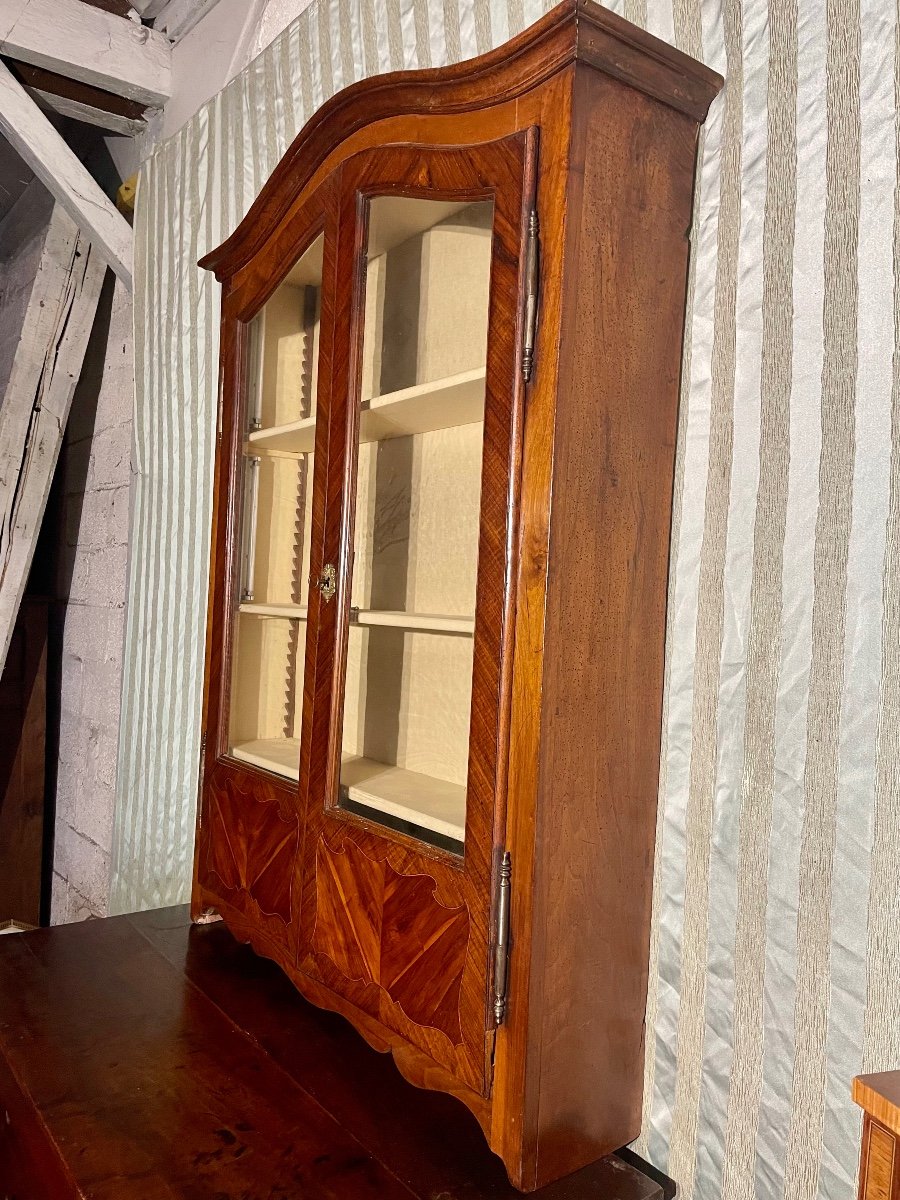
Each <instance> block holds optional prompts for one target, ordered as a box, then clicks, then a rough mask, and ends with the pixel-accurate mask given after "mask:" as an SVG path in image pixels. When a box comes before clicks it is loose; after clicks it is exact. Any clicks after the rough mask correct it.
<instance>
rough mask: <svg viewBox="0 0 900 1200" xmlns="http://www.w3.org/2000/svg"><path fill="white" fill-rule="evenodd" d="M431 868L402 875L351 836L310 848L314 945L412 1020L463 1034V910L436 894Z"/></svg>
mask: <svg viewBox="0 0 900 1200" xmlns="http://www.w3.org/2000/svg"><path fill="white" fill-rule="evenodd" d="M436 889H437V882H436V880H435V879H434V878H433V877H432V876H430V875H401V874H398V873H397V872H396V871H395V870H394V869H393V867H391V865H390V863H388V862H376V861H375V860H374V859H371V858H369V857H368V855H366V854H364V853H363V852H362V851H361V850H360V849H359V847H358V846H356V845H355V843H353V842H350V841H348V842H346V843H345V844H344V846H343V847H342V848H341V849H340V850H338V851H335V850H332V849H331V847H330V846H329V845H328V843H327V842H326V841H325V839H324V838H322V839H321V840H320V841H319V845H318V848H317V851H316V912H317V918H316V927H315V932H314V934H313V946H314V948H315V949H316V951H317V952H318V953H320V954H324V955H326V956H327V957H328V958H330V959H331V961H332V962H333V963H334V964H335V966H336V967H337V968H338V970H339V971H341V972H342V973H343V974H344V975H346V976H347V978H348V979H351V980H359V981H363V982H366V983H375V984H377V985H378V986H379V987H381V988H382V989H383V990H384V991H385V992H387V994H388V995H389V996H390V998H391V999H392V1000H393V1001H394V1002H395V1003H396V1004H398V1005H399V1006H400V1008H401V1009H402V1010H403V1012H404V1013H405V1014H406V1016H407V1017H409V1019H410V1020H411V1021H415V1022H416V1024H417V1025H425V1026H429V1027H431V1028H434V1029H439V1030H440V1031H441V1032H442V1033H445V1034H446V1035H447V1037H448V1038H450V1040H451V1042H453V1043H454V1044H455V1045H456V1044H458V1043H459V1042H460V1041H461V1040H462V1038H461V1033H460V1019H459V996H460V987H461V983H462V972H463V966H464V964H465V958H466V946H467V943H468V940H469V914H468V912H467V910H466V908H465V907H464V906H462V905H460V906H459V907H457V908H448V907H447V906H446V905H443V904H441V903H440V902H439V901H438V900H437V898H436V895H435V892H436Z"/></svg>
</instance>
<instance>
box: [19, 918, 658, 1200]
mask: <svg viewBox="0 0 900 1200" xmlns="http://www.w3.org/2000/svg"><path fill="white" fill-rule="evenodd" d="M0 1105H2V1115H3V1119H2V1120H0V1189H2V1193H3V1194H4V1195H11V1196H15V1197H17V1200H18V1198H20V1197H21V1198H26V1197H27V1200H76V1197H78V1198H80V1200H135V1198H136V1197H140V1200H175V1198H176V1197H177V1198H178V1200H208V1198H209V1197H212V1196H215V1197H217V1198H218V1200H239V1198H240V1200H269V1198H270V1197H273V1196H303V1197H304V1200H363V1198H365V1197H373V1198H374V1197H378V1200H435V1198H436V1197H443V1198H446V1200H512V1198H513V1197H514V1196H515V1195H516V1193H515V1192H514V1190H513V1189H512V1188H511V1187H510V1185H509V1184H508V1183H507V1181H506V1179H505V1175H504V1171H503V1167H502V1165H501V1163H500V1161H499V1159H497V1158H495V1157H494V1156H493V1155H492V1154H491V1153H490V1152H489V1151H488V1149H487V1147H486V1146H485V1144H484V1140H483V1138H482V1135H481V1132H480V1130H479V1128H478V1125H477V1123H476V1122H475V1120H474V1119H473V1118H472V1117H471V1115H470V1114H469V1113H467V1112H466V1110H465V1108H463V1107H462V1106H461V1105H458V1104H457V1103H456V1102H455V1101H454V1100H453V1099H451V1098H450V1097H448V1096H443V1095H441V1094H439V1093H431V1092H421V1091H417V1090H416V1089H414V1088H412V1087H410V1086H409V1085H408V1084H407V1083H405V1082H404V1081H403V1080H402V1079H401V1078H400V1076H399V1074H398V1073H397V1071H396V1070H395V1069H394V1066H393V1064H392V1062H391V1060H390V1058H389V1057H387V1056H385V1055H382V1054H377V1053H375V1051H373V1050H371V1049H370V1048H369V1047H368V1046H366V1045H365V1043H364V1042H363V1041H362V1040H361V1039H360V1038H359V1037H357V1035H356V1034H355V1033H354V1032H353V1030H352V1029H351V1028H350V1026H349V1025H348V1024H347V1023H346V1022H345V1021H344V1020H342V1019H341V1018H339V1017H336V1016H334V1015H333V1014H331V1013H328V1012H323V1011H321V1010H320V1009H318V1008H315V1007H313V1006H312V1005H310V1004H308V1003H307V1002H306V1001H304V1000H303V999H302V998H301V997H300V996H299V995H298V994H297V992H296V990H295V989H294V988H293V987H292V986H291V985H290V983H289V982H288V980H287V979H286V978H285V976H284V975H283V974H282V972H281V971H279V970H278V969H277V968H276V967H275V966H274V965H273V964H272V963H269V962H266V961H265V960H263V959H261V958H258V957H257V956H255V955H254V954H253V953H252V952H251V951H250V950H249V949H247V948H246V947H243V946H240V945H239V944H238V943H237V942H235V940H234V939H233V937H232V936H231V935H230V934H229V932H228V931H227V929H226V928H225V927H224V926H223V925H222V924H221V923H219V924H216V925H208V926H202V927H201V926H194V927H192V926H191V925H190V921H189V917H188V913H187V910H186V909H185V908H180V909H164V910H159V911H157V912H152V913H144V914H140V915H135V916H132V917H117V918H113V919H110V920H105V921H91V922H86V923H84V924H75V925H66V926H60V927H58V928H55V929H50V930H39V931H35V932H33V933H27V934H18V935H14V936H9V937H5V938H0ZM539 1196H540V1197H542V1198H543V1200H588V1198H590V1200H659V1198H660V1197H661V1196H662V1191H661V1189H660V1188H659V1186H658V1185H657V1184H656V1183H654V1182H653V1181H652V1180H651V1179H649V1178H648V1177H646V1176H645V1175H643V1174H641V1173H640V1172H639V1171H637V1170H636V1169H635V1168H634V1167H632V1166H629V1165H627V1164H626V1163H624V1162H623V1161H621V1160H620V1159H617V1158H610V1159H605V1160H604V1161H603V1162H601V1163H596V1164H594V1165H593V1166H591V1167H590V1168H588V1169H587V1170H586V1171H583V1172H580V1173H579V1174H578V1175H575V1176H572V1177H570V1178H569V1179H567V1180H564V1181H563V1182H561V1183H559V1184H556V1185H554V1186H553V1187H551V1188H549V1189H547V1190H546V1191H545V1192H542V1193H539Z"/></svg>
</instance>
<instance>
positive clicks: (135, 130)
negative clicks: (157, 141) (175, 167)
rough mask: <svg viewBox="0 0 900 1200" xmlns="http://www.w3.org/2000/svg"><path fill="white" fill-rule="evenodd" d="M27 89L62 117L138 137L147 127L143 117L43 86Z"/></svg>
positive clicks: (26, 88) (45, 107)
mask: <svg viewBox="0 0 900 1200" xmlns="http://www.w3.org/2000/svg"><path fill="white" fill-rule="evenodd" d="M25 91H26V92H27V93H28V95H29V96H31V98H32V99H33V100H34V102H35V103H36V104H37V105H38V106H39V107H40V108H43V109H46V110H49V111H50V112H56V113H59V114H60V116H62V117H72V118H73V120H75V121H83V122H84V123H85V124H86V125H96V126H97V127H98V128H99V129H106V130H108V131H109V132H110V133H119V134H123V135H124V136H125V137H137V135H138V134H139V133H143V132H144V130H145V129H146V128H147V122H146V120H144V119H143V118H138V119H135V118H134V117H123V116H121V115H120V114H119V113H112V112H109V110H108V109H105V108H94V107H93V106H92V105H90V104H82V103H81V102H80V101H79V100H73V99H72V98H71V96H59V95H57V93H56V92H45V91H43V90H42V89H41V88H35V87H28V86H27V85H25Z"/></svg>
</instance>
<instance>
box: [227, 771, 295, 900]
mask: <svg viewBox="0 0 900 1200" xmlns="http://www.w3.org/2000/svg"><path fill="white" fill-rule="evenodd" d="M207 804H208V811H209V825H210V829H209V835H208V838H207V842H206V868H207V871H208V873H209V876H210V877H211V882H212V881H213V880H212V877H214V879H215V881H217V882H218V885H219V887H221V888H222V889H223V890H224V891H225V893H229V892H245V893H246V894H247V895H249V896H250V897H251V898H252V899H253V900H254V901H255V902H256V904H257V906H258V907H259V910H260V912H262V913H264V914H266V915H267V916H277V917H280V918H281V919H282V920H283V921H284V922H288V921H290V919H291V891H292V887H291V883H292V879H293V871H294V860H295V859H296V857H297V849H298V846H299V839H300V833H299V823H298V820H297V817H296V816H295V815H292V816H291V817H284V816H282V814H281V811H280V809H279V805H278V801H277V799H274V798H267V797H266V796H265V795H264V794H263V793H261V792H260V790H259V789H258V788H254V787H253V786H252V784H251V783H250V782H249V781H246V782H245V781H244V780H242V779H241V778H240V777H231V778H229V777H226V778H225V780H224V781H223V782H222V783H221V784H220V785H218V786H216V787H215V788H211V789H210V792H209V795H208V797H207Z"/></svg>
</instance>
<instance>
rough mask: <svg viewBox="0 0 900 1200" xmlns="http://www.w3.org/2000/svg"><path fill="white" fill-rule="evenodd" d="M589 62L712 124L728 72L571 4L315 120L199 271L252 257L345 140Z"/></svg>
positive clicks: (333, 106)
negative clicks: (471, 53) (502, 39)
mask: <svg viewBox="0 0 900 1200" xmlns="http://www.w3.org/2000/svg"><path fill="white" fill-rule="evenodd" d="M575 62H583V63H587V64H588V65H590V66H592V67H594V68H596V69H597V70H599V71H602V72H604V73H605V74H607V75H610V76H611V77H613V78H615V79H618V80H621V81H622V82H624V83H626V84H628V85H629V86H631V87H634V88H636V89H637V90H638V91H641V92H644V93H646V94H647V95H649V96H652V97H653V98H654V99H656V100H659V101H662V102H663V103H664V104H668V105H670V106H671V107H672V108H675V109H677V110H678V111H680V112H683V113H685V114H687V115H688V116H690V117H693V118H694V120H696V121H697V122H698V123H702V122H703V121H704V120H705V119H706V114H707V112H708V111H709V106H710V104H711V103H712V101H713V99H714V98H715V96H716V95H717V94H718V92H719V91H720V90H721V88H722V85H723V82H724V81H723V79H722V76H721V75H719V74H718V73H717V72H716V71H713V70H711V69H710V68H709V67H707V66H704V64H703V63H700V62H697V60H696V59H693V58H691V57H689V56H688V55H687V54H683V53H682V52H681V51H680V50H677V49H676V48H675V47H674V46H670V45H669V44H668V43H667V42H664V41H661V40H660V39H659V38H656V37H654V36H653V35H652V34H649V33H647V32H646V31H645V30H643V29H641V28H640V27H639V26H637V25H634V24H632V23H631V22H630V21H626V20H625V19H624V18H623V17H620V16H618V15H617V14H616V13H614V12H610V11H609V10H608V9H605V8H602V7H601V6H600V5H599V4H596V3H594V0H563V2H562V3H561V4H558V5H557V6H556V7H555V8H553V9H551V10H550V12H548V13H547V14H546V15H545V16H543V17H542V18H541V19H540V20H539V21H536V22H535V23H534V24H533V25H531V26H529V27H528V28H527V29H525V30H523V31H522V33H520V34H518V35H517V36H516V37H514V38H512V39H511V40H510V41H508V42H506V43H504V44H503V45H502V46H498V47H496V48H495V49H493V50H491V51H489V52H488V53H487V54H482V55H480V56H479V57H478V58H472V59H467V60H465V61H463V62H459V63H453V64H451V65H450V66H446V67H434V68H427V69H424V70H418V71H395V72H391V73H388V74H383V75H375V76H372V77H371V78H368V79H363V80H360V81H359V82H358V83H354V84H351V85H350V86H349V87H346V88H344V89H343V90H342V91H340V92H337V93H336V94H335V95H334V96H332V97H331V98H330V99H329V100H327V101H326V102H325V103H324V104H323V105H322V106H321V107H320V108H319V109H317V111H316V112H315V113H314V114H313V116H312V117H311V118H310V119H309V121H307V123H306V125H305V126H304V128H303V129H302V130H301V131H300V133H298V135H297V137H296V138H295V139H294V141H293V142H292V143H291V145H290V147H289V148H288V150H287V152H286V153H285V155H284V157H283V158H282V160H281V162H280V163H279V164H278V166H277V167H276V168H275V171H274V172H273V174H272V176H271V178H270V179H269V181H268V183H267V184H266V186H265V187H264V188H263V190H262V192H261V193H260V194H259V196H258V197H257V198H256V200H255V201H254V202H253V205H252V206H251V208H250V210H249V212H248V213H247V215H246V216H245V217H244V219H243V220H242V221H241V223H240V224H239V225H238V227H237V229H235V231H234V233H232V235H231V236H230V237H229V238H227V239H226V241H224V242H223V243H222V245H221V246H219V247H218V248H217V249H215V250H212V251H210V252H209V253H208V254H207V255H205V256H204V257H203V258H201V259H200V264H199V265H200V266H201V267H203V268H205V269H206V270H209V271H214V272H215V275H216V278H217V279H219V280H224V279H227V278H229V277H231V276H232V275H234V274H235V273H236V272H237V271H239V270H240V269H241V267H243V266H244V265H245V264H246V263H247V262H249V261H250V259H251V258H253V256H254V254H256V252H257V251H258V250H259V248H260V247H261V246H262V245H263V244H264V243H265V241H266V240H267V238H268V237H269V235H270V234H271V233H272V231H273V230H274V229H275V228H276V227H277V225H278V224H279V222H280V221H281V219H282V218H283V217H284V215H285V213H286V212H287V211H288V209H289V208H290V206H291V204H292V202H293V201H294V199H295V198H296V197H297V195H298V194H299V192H300V191H301V189H302V188H303V187H304V186H305V185H306V183H307V182H308V181H309V180H310V179H311V178H312V177H313V175H314V174H315V172H316V170H317V169H318V168H319V166H320V165H321V164H322V162H323V161H324V159H325V158H326V156H327V155H328V153H329V152H330V151H331V150H332V149H333V147H334V145H335V143H336V142H337V141H340V140H343V139H345V138H347V137H349V136H351V135H352V134H353V133H355V132H356V131H357V130H358V129H360V128H362V127H363V126H365V125H369V124H372V123H373V122H375V121H381V120H385V119H387V118H390V117H399V116H410V115H428V114H438V113H442V114H449V113H455V112H459V113H464V112H467V111H471V110H474V109H478V108H483V107H484V106H485V105H488V104H501V103H504V102H506V101H509V100H513V99H515V98H516V97H517V96H520V95H522V94H523V93H525V92H527V91H529V90H530V89H531V88H533V87H535V86H537V85H538V84H541V83H543V82H544V81H545V80H547V79H549V78H550V77H551V76H552V75H554V74H556V73H557V72H559V71H560V70H562V69H564V68H565V67H567V66H569V65H570V64H572V63H575Z"/></svg>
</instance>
